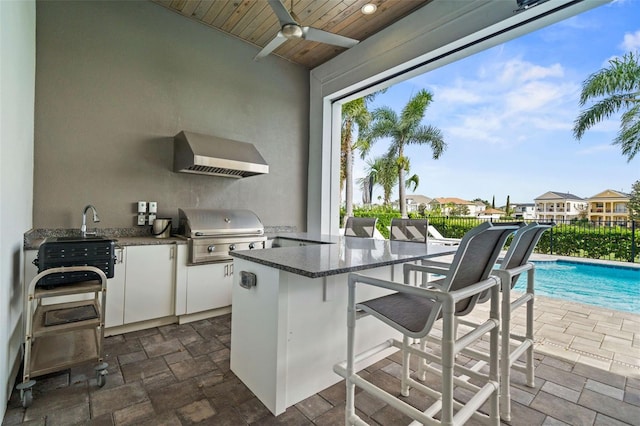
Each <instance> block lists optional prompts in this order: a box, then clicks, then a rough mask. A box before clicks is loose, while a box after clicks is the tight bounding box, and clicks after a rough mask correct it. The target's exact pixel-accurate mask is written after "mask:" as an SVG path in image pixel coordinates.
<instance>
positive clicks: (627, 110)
mask: <svg viewBox="0 0 640 426" xmlns="http://www.w3.org/2000/svg"><path fill="white" fill-rule="evenodd" d="M599 98H601V99H599ZM593 99H599V100H597V101H596V102H595V103H594V104H593V105H591V106H590V107H589V108H587V109H586V110H584V111H582V112H581V113H580V115H579V116H578V118H577V119H576V121H575V122H574V127H573V135H574V136H575V138H576V139H578V140H580V139H581V138H582V136H583V135H584V132H585V131H586V130H587V129H589V128H590V127H592V126H594V125H595V124H596V123H598V122H600V121H602V120H603V119H606V118H609V117H611V115H613V114H615V113H617V112H619V111H623V112H622V117H621V122H620V131H619V132H618V135H617V136H616V138H615V139H614V140H613V145H620V148H621V149H622V155H624V156H626V157H627V161H631V160H632V159H633V157H634V156H635V155H636V154H637V153H638V151H640V64H639V63H638V54H637V53H636V54H635V55H634V54H633V53H628V54H626V55H624V56H623V57H622V58H615V59H611V60H610V61H609V66H608V67H607V68H603V69H601V70H600V71H598V72H596V73H594V74H591V75H590V76H589V78H587V79H586V80H585V81H584V82H583V83H582V93H581V95H580V106H581V107H583V106H584V105H585V104H586V103H587V101H589V100H593Z"/></svg>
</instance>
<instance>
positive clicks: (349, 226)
mask: <svg viewBox="0 0 640 426" xmlns="http://www.w3.org/2000/svg"><path fill="white" fill-rule="evenodd" d="M377 221H378V218H377V217H349V218H347V223H346V224H345V226H344V235H345V236H346V237H361V238H373V236H374V234H375V229H376V222H377Z"/></svg>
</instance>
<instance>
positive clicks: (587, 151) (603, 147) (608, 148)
mask: <svg viewBox="0 0 640 426" xmlns="http://www.w3.org/2000/svg"><path fill="white" fill-rule="evenodd" d="M615 149H616V147H614V146H613V145H611V144H609V145H596V146H591V147H589V148H585V149H581V150H578V151H576V154H578V155H592V154H599V153H601V152H608V151H613V150H615Z"/></svg>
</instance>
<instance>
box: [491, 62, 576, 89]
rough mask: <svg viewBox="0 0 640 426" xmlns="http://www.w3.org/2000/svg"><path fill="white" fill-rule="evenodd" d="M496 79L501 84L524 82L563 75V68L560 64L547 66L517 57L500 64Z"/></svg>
mask: <svg viewBox="0 0 640 426" xmlns="http://www.w3.org/2000/svg"><path fill="white" fill-rule="evenodd" d="M499 65H500V67H501V68H502V70H501V73H500V75H499V77H498V80H499V81H500V82H502V83H503V84H512V83H518V82H519V83H524V82H527V81H535V80H540V79H544V78H549V77H562V76H564V69H563V68H562V65H560V64H553V65H551V66H549V67H543V66H540V65H535V64H532V63H530V62H525V61H522V60H519V59H514V60H511V61H508V62H505V63H502V64H499Z"/></svg>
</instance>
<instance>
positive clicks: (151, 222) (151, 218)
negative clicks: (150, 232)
mask: <svg viewBox="0 0 640 426" xmlns="http://www.w3.org/2000/svg"><path fill="white" fill-rule="evenodd" d="M154 220H156V215H155V214H153V213H150V214H149V225H153V221H154Z"/></svg>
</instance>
